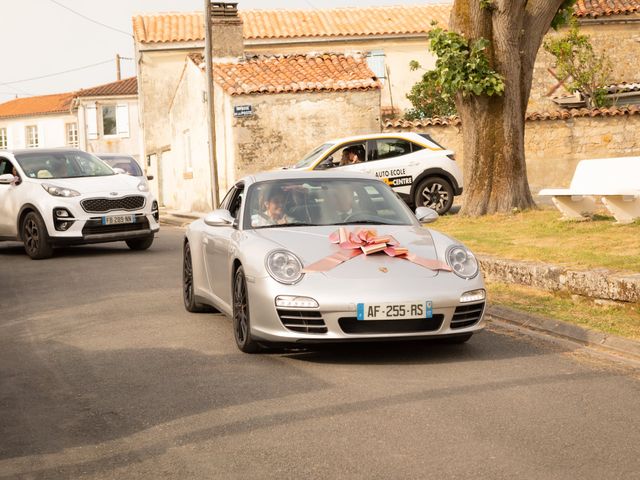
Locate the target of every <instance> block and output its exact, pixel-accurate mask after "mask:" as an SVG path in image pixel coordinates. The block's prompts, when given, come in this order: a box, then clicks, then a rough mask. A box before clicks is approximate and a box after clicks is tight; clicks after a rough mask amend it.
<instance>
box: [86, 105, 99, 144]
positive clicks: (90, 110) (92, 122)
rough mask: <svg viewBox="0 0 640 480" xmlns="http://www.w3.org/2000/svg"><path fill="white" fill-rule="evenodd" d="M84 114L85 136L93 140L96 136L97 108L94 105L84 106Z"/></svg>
mask: <svg viewBox="0 0 640 480" xmlns="http://www.w3.org/2000/svg"><path fill="white" fill-rule="evenodd" d="M85 115H86V117H87V118H86V124H87V138H88V139H89V140H95V139H96V138H98V108H97V107H96V106H95V105H91V106H89V107H87V108H85Z"/></svg>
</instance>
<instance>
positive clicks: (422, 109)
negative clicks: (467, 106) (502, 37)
mask: <svg viewBox="0 0 640 480" xmlns="http://www.w3.org/2000/svg"><path fill="white" fill-rule="evenodd" d="M428 36H429V41H430V49H431V51H433V52H434V53H435V54H436V55H437V57H438V59H437V60H436V68H435V69H434V70H429V71H427V72H426V73H425V74H424V75H423V77H422V80H421V81H420V82H418V83H417V84H416V85H414V86H413V88H412V89H411V92H410V93H409V94H408V95H407V98H408V99H409V100H410V101H411V103H412V105H413V109H412V110H410V111H409V112H408V114H407V118H414V119H415V118H425V117H431V116H440V115H453V114H454V113H455V105H454V98H455V96H456V94H458V93H460V94H461V95H462V96H463V97H468V96H470V95H476V96H480V95H487V96H493V95H498V96H499V95H502V94H503V92H504V81H503V79H502V76H501V75H500V74H498V73H497V72H496V71H495V70H493V69H492V68H491V67H490V66H489V60H488V58H487V56H486V55H485V50H486V48H487V47H488V46H489V41H488V40H486V39H484V38H480V39H478V40H475V41H473V42H470V41H469V40H467V39H466V38H464V37H463V36H462V35H460V34H458V33H455V32H449V31H445V30H443V29H442V28H439V27H437V28H434V29H433V30H431V31H429V34H428ZM410 66H411V69H412V70H415V69H417V68H419V67H420V65H419V64H418V62H416V61H413V62H411V64H410Z"/></svg>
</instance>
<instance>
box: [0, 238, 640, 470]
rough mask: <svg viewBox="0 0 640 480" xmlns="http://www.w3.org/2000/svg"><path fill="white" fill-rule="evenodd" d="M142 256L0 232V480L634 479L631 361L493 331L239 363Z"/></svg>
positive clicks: (158, 254)
mask: <svg viewBox="0 0 640 480" xmlns="http://www.w3.org/2000/svg"><path fill="white" fill-rule="evenodd" d="M181 237H182V232H181V231H180V230H178V229H172V228H168V227H165V228H163V230H162V231H161V233H160V236H159V238H158V239H157V241H156V243H155V244H154V245H153V246H152V247H151V249H150V250H149V251H147V252H133V251H130V250H128V249H127V248H126V246H125V245H124V243H123V244H121V245H120V244H113V245H104V246H87V247H76V248H70V249H66V250H63V251H60V252H58V253H57V255H56V256H55V257H54V258H53V259H50V260H45V261H32V260H30V259H29V258H28V257H27V256H26V255H25V254H24V253H23V251H22V249H21V248H20V246H18V245H17V244H15V243H0V479H8V478H25V479H57V478H73V479H85V478H87V479H89V478H90V479H97V478H100V479H106V478H109V479H111V478H113V479H138V478H144V479H159V478H177V479H185V478H201V479H217V478H221V479H234V478H237V479H248V478H261V479H262V478H277V479H289V478H291V479H301V478H322V479H324V478H331V479H333V478H350V479H351V478H354V479H360V478H362V479H396V478H397V479H426V478H434V479H435V478H437V479H450V478H460V479H467V478H475V479H514V478H517V479H578V478H579V479H583V480H584V479H598V480H601V479H634V478H636V479H637V478H640V447H639V445H640V428H639V426H640V370H638V369H637V367H636V366H634V365H631V364H625V363H621V362H616V361H613V360H610V359H608V358H605V357H602V356H600V355H599V354H594V353H591V352H590V351H589V350H586V349H584V348H581V347H579V346H578V345H575V344H571V343H568V342H559V341H555V340H551V339H547V338H546V337H532V336H530V335H527V334H523V333H521V332H519V331H517V330H513V329H509V328H507V327H504V326H497V325H494V326H492V327H491V328H490V329H489V330H487V331H485V332H483V333H481V334H479V335H476V336H475V337H474V338H472V339H471V341H470V342H469V343H468V344H466V345H457V346H448V345H438V344H433V343H425V342H418V343H396V344H373V345H353V346H341V347H340V348H337V347H335V348H324V349H319V350H308V351H304V350H301V351H288V352H287V351H282V352H277V353H270V354H263V355H245V354H241V353H240V352H239V351H237V350H236V347H235V345H234V343H233V337H232V330H231V323H230V321H229V319H227V318H225V317H222V316H220V315H211V314H199V315H198V314H188V313H187V312H186V311H185V310H184V309H183V306H182V301H181V290H180V285H181V278H180V268H181V253H180V248H181V245H180V240H181Z"/></svg>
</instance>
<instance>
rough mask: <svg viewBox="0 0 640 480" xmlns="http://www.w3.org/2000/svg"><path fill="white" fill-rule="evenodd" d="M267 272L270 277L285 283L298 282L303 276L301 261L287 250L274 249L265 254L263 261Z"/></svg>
mask: <svg viewBox="0 0 640 480" xmlns="http://www.w3.org/2000/svg"><path fill="white" fill-rule="evenodd" d="M265 264H266V267H267V272H269V275H271V277H272V278H273V279H274V280H275V281H277V282H280V283H284V284H285V285H292V284H294V283H298V282H299V281H300V279H301V278H302V277H303V276H304V273H302V262H300V259H298V257H296V256H295V255H294V254H293V253H291V252H289V251H287V250H274V251H273V252H271V253H269V255H267V258H266V261H265Z"/></svg>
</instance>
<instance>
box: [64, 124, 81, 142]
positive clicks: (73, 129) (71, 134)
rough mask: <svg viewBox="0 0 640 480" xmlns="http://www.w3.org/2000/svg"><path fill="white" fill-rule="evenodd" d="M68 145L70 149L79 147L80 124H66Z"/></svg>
mask: <svg viewBox="0 0 640 480" xmlns="http://www.w3.org/2000/svg"><path fill="white" fill-rule="evenodd" d="M64 129H65V137H66V144H67V145H68V146H70V147H78V146H79V145H80V143H79V142H78V124H77V123H76V122H71V123H65V125H64Z"/></svg>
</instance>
